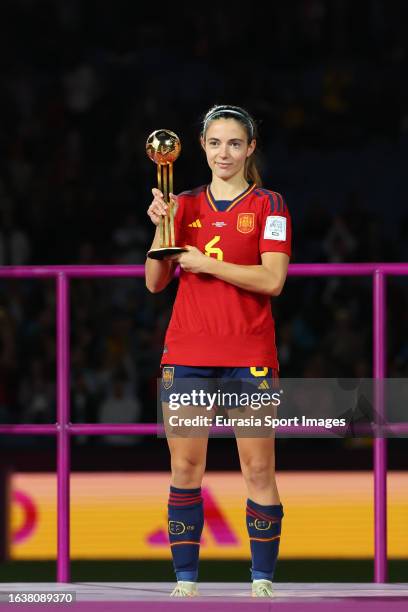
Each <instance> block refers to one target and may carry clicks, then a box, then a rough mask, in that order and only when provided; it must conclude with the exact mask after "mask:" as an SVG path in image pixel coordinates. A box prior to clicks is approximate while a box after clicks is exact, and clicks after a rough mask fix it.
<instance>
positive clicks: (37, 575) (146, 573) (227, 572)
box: [0, 559, 408, 582]
mask: <svg viewBox="0 0 408 612" xmlns="http://www.w3.org/2000/svg"><path fill="white" fill-rule="evenodd" d="M173 579H174V574H173V570H172V566H171V562H169V561H141V560H137V561H73V562H72V563H71V580H72V581H73V582H81V581H93V580H95V581H102V582H104V581H134V582H140V581H172V580H173ZM248 579H249V562H248V561H204V560H203V561H201V563H200V580H201V581H203V582H206V581H209V582H245V581H247V580H248ZM275 579H276V581H277V582H371V581H372V580H373V562H372V560H357V561H355V560H353V561H351V560H327V559H323V560H315V559H312V560H311V559H303V560H300V559H296V560H282V561H280V562H279V563H278V566H277V570H276V575H275ZM55 580H56V564H55V562H54V561H9V562H6V563H2V564H0V582H31V581H32V582H53V581H55ZM389 580H390V582H408V559H405V560H398V561H397V560H393V561H390V562H389Z"/></svg>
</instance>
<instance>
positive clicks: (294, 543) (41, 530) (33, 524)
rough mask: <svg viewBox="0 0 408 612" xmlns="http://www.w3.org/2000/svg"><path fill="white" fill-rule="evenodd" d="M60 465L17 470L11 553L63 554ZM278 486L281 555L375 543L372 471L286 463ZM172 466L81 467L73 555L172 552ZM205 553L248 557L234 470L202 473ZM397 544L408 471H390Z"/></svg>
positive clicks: (404, 534) (405, 532) (75, 482)
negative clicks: (53, 470) (134, 469)
mask: <svg viewBox="0 0 408 612" xmlns="http://www.w3.org/2000/svg"><path fill="white" fill-rule="evenodd" d="M56 485H57V483H56V476H55V475H54V474H23V473H18V474H14V475H13V476H12V478H11V525H10V557H11V559H15V560H17V559H54V558H55V557H56V550H57V508H56V499H57V493H56V490H57V487H56ZM278 486H279V491H280V495H281V498H282V503H283V506H284V512H285V517H284V520H283V524H282V540H281V548H280V557H281V558H286V559H290V558H327V559H329V558H349V559H351V558H367V557H372V556H373V553H374V538H373V533H374V525H373V522H374V516H373V476H372V473H371V472H352V473H350V472H283V473H281V474H279V475H278ZM168 492H169V474H168V473H162V472H160V473H157V472H156V473H155V472H153V473H151V472H145V473H140V472H138V473H73V474H72V475H71V557H72V558H73V559H137V558H139V559H169V558H170V552H169V547H168V539H167V499H168ZM203 497H204V506H205V526H204V531H203V535H202V544H201V553H200V556H201V558H203V559H249V543H248V535H247V531H246V524H245V502H246V490H245V486H244V482H243V480H242V476H241V475H240V474H239V473H234V472H209V473H207V474H206V476H205V479H204V482H203ZM388 521H389V522H388V550H389V556H390V557H391V558H406V557H408V472H394V473H390V474H389V477H388Z"/></svg>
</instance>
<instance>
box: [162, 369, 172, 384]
mask: <svg viewBox="0 0 408 612" xmlns="http://www.w3.org/2000/svg"><path fill="white" fill-rule="evenodd" d="M173 380H174V366H164V367H163V370H162V385H163V387H164V388H165V389H170V387H171V386H172V384H173Z"/></svg>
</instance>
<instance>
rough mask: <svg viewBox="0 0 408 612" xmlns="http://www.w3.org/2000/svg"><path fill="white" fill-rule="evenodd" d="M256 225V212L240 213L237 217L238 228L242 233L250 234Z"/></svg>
mask: <svg viewBox="0 0 408 612" xmlns="http://www.w3.org/2000/svg"><path fill="white" fill-rule="evenodd" d="M254 227H255V213H239V215H238V218H237V230H238V231H239V232H241V234H249V232H252V230H253V229H254Z"/></svg>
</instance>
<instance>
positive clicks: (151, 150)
mask: <svg viewBox="0 0 408 612" xmlns="http://www.w3.org/2000/svg"><path fill="white" fill-rule="evenodd" d="M180 151H181V143H180V139H179V137H178V136H177V134H175V133H174V132H171V131H170V130H156V131H155V132H153V133H152V134H150V136H149V138H148V139H147V141H146V153H147V155H148V157H149V158H150V159H151V160H152V161H154V163H155V164H157V186H158V188H159V189H160V191H162V193H163V199H164V201H165V203H166V204H167V206H168V212H167V215H165V216H163V217H161V218H160V222H159V232H160V248H159V249H151V250H150V251H149V252H148V253H147V256H148V257H150V258H151V259H164V258H165V257H168V256H169V255H176V254H178V253H182V252H183V251H185V250H186V249H185V248H183V247H178V246H176V243H175V235H174V202H172V201H171V200H170V198H169V194H170V193H173V162H174V161H176V159H177V158H178V156H179V155H180Z"/></svg>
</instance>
